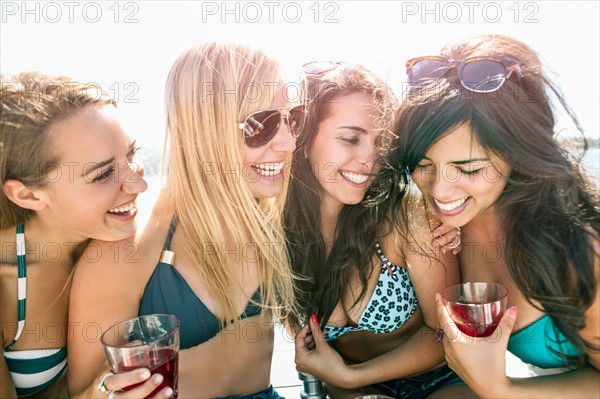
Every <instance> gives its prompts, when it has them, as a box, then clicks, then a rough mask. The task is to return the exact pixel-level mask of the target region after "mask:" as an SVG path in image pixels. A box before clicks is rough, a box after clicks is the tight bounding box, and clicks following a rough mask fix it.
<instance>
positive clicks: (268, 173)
mask: <svg viewBox="0 0 600 399" xmlns="http://www.w3.org/2000/svg"><path fill="white" fill-rule="evenodd" d="M289 87H290V86H288V85H286V84H285V82H284V81H283V79H282V74H281V71H280V68H279V64H278V63H277V62H276V61H275V60H273V59H271V58H269V57H267V56H266V55H265V54H264V53H262V52H260V51H257V50H253V49H250V48H248V47H245V46H241V45H235V44H233V45H220V44H215V43H209V44H205V45H202V46H200V47H197V48H193V49H191V50H188V51H186V52H185V53H184V54H183V55H181V56H180V58H179V59H178V60H177V61H176V62H175V64H174V65H173V67H172V69H171V72H170V74H169V77H168V79H167V84H166V108H167V138H168V145H167V146H166V147H165V153H166V155H167V156H168V165H167V167H166V184H165V186H164V188H163V189H162V191H161V193H160V195H159V197H158V200H157V202H156V205H155V207H154V210H153V212H152V215H151V216H150V219H149V222H148V224H147V226H146V228H145V229H144V231H143V232H142V233H141V234H138V236H137V237H135V239H133V238H132V239H130V240H125V241H122V242H120V243H119V245H118V246H117V247H116V248H115V247H113V249H112V250H111V247H110V245H109V244H103V243H98V245H99V246H100V249H101V259H100V261H97V262H94V263H93V262H85V261H84V262H81V263H80V265H79V266H78V269H77V272H76V275H75V278H74V285H73V291H72V295H73V300H72V302H71V303H72V306H71V309H70V310H71V318H70V321H71V322H72V323H74V325H76V326H85V325H87V324H88V323H97V324H98V325H99V327H100V329H101V330H105V329H107V328H108V327H109V326H111V325H112V324H114V323H115V322H119V321H121V320H126V319H129V318H132V317H135V316H137V315H143V314H150V313H168V314H174V315H176V316H177V317H178V318H179V319H180V322H181V330H180V335H181V350H180V354H179V392H178V395H179V397H180V398H199V397H202V398H209V397H237V396H244V397H261V398H276V397H278V394H277V393H276V392H275V391H274V390H273V388H272V387H271V386H270V383H269V377H270V367H271V356H272V352H273V315H274V312H275V311H277V312H278V314H279V316H280V317H283V318H285V316H286V314H287V313H288V312H289V311H290V310H291V309H292V308H293V303H294V293H293V288H292V287H293V280H292V272H291V270H290V267H289V262H288V259H287V256H286V252H285V249H284V242H283V238H282V237H283V234H282V228H281V220H280V213H281V209H280V208H281V203H282V202H280V201H275V199H274V198H273V197H276V196H278V195H279V194H282V193H283V186H284V171H285V170H286V168H285V167H286V162H287V161H288V158H289V155H290V154H291V153H292V151H293V150H294V148H295V137H296V135H297V133H298V132H299V131H300V128H301V126H300V125H301V124H302V122H303V107H302V106H301V105H298V106H294V105H293V104H290V101H289V100H290V98H292V97H293V96H292V94H293V93H292V94H290V93H291V92H287V91H286V89H289ZM115 254H116V256H115ZM115 257H117V259H116V262H115ZM157 264H158V265H157ZM88 279H93V280H95V281H96V283H95V284H94V285H90V284H88V283H86V282H87V281H90V280H88ZM86 338H87V337H86V336H85V331H83V330H80V331H78V330H77V328H74V329H73V339H72V340H71V342H70V346H69V357H70V359H69V361H71V362H72V365H73V369H72V371H71V373H70V375H69V388H70V392H71V394H72V395H75V396H81V397H90V396H94V397H98V396H99V392H98V389H100V390H101V391H111V392H110V394H109V396H110V397H111V399H112V398H119V397H131V396H134V395H137V396H145V395H147V394H149V393H150V392H151V391H152V390H151V389H150V390H145V389H140V388H138V387H136V388H134V389H132V390H130V391H128V392H127V393H121V392H119V390H120V389H122V388H123V387H125V386H129V385H133V384H134V383H138V382H140V381H142V380H145V379H148V378H149V377H150V375H149V372H148V371H147V370H145V369H142V370H141V371H139V372H138V371H134V372H131V373H128V376H123V375H109V376H106V375H105V374H104V371H105V370H106V366H103V364H104V362H105V359H104V354H103V352H102V347H101V344H100V342H99V341H98V340H97V339H96V340H94V341H92V340H89V339H86ZM155 378H156V379H158V381H157V380H155ZM150 381H153V382H156V384H159V383H160V376H159V375H156V376H155V377H153V378H150ZM100 382H101V383H100ZM136 390H137V391H136ZM104 395H106V394H104ZM126 395H129V396H126ZM156 395H157V397H170V396H172V395H173V392H171V391H170V389H169V388H165V389H163V390H161V391H159V392H158V393H157V394H156Z"/></svg>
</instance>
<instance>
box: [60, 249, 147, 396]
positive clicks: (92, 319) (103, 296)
mask: <svg viewBox="0 0 600 399" xmlns="http://www.w3.org/2000/svg"><path fill="white" fill-rule="evenodd" d="M142 268H143V262H142V259H140V256H139V254H138V253H137V247H136V246H135V245H134V244H133V239H129V240H124V241H120V242H100V241H93V242H92V243H90V245H89V246H88V248H87V249H86V252H85V254H84V255H83V256H82V258H81V260H80V261H79V263H78V264H77V267H76V269H75V275H74V278H73V284H72V287H71V297H70V305H69V327H70V328H69V340H68V364H69V368H68V385H69V394H70V397H73V398H92V397H93V398H95V397H102V395H104V394H102V393H100V392H99V391H98V383H99V381H100V378H102V376H103V375H104V374H105V373H106V372H108V371H109V369H108V366H107V363H106V357H105V355H104V351H103V349H102V344H101V342H100V336H101V333H102V332H103V331H105V330H106V329H107V328H108V327H110V326H112V325H113V324H114V323H117V322H120V321H123V320H127V319H130V318H133V317H136V316H137V310H138V307H139V301H140V297H141V292H142V291H143V284H144V281H143V280H142V278H143V273H142V274H141V275H140V273H141V272H142V270H140V269H142ZM142 381H146V383H145V384H143V385H141V386H140V387H136V388H135V391H134V390H132V391H130V393H131V394H132V395H134V394H135V395H138V396H139V397H143V396H145V395H147V394H149V393H150V392H152V391H153V390H154V388H155V387H156V385H157V383H156V380H154V378H150V372H149V370H147V369H139V370H133V371H130V372H128V373H123V374H119V375H118V376H111V377H108V378H107V379H106V380H105V384H104V385H105V386H106V388H107V389H109V390H116V389H121V388H123V387H126V386H129V385H133V384H136V383H139V382H142Z"/></svg>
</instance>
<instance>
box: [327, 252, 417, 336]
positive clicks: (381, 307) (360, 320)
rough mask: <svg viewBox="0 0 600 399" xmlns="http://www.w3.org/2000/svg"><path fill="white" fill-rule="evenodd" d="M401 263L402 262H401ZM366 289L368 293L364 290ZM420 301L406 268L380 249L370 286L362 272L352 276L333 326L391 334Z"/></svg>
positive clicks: (374, 259) (369, 281)
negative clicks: (361, 276) (362, 291)
mask: <svg viewBox="0 0 600 399" xmlns="http://www.w3.org/2000/svg"><path fill="white" fill-rule="evenodd" d="M398 263H399V262H398ZM363 287H364V294H363V295H362V296H361V290H363ZM416 305H417V299H416V295H415V292H414V289H413V287H412V283H411V281H410V276H409V274H408V272H407V270H406V269H404V268H402V267H400V266H398V265H397V264H396V263H395V262H392V261H391V260H389V259H387V258H386V257H385V255H384V254H383V252H382V250H381V248H380V247H379V246H377V249H376V253H375V254H374V257H373V258H372V261H371V265H370V270H369V271H368V273H367V280H366V284H365V283H363V281H361V279H360V276H359V274H358V271H354V272H353V275H352V276H351V279H350V282H349V284H348V288H347V289H346V290H344V292H343V294H342V297H341V300H340V301H339V303H338V305H337V306H336V308H335V310H334V312H333V314H332V316H331V318H330V321H329V322H328V324H329V325H331V326H335V327H347V326H352V327H357V326H359V327H360V328H362V329H368V330H370V331H374V332H380V333H387V332H389V331H392V330H395V329H396V328H397V327H399V326H400V325H402V324H403V323H404V322H405V321H406V320H407V319H408V318H409V317H410V316H411V315H412V313H413V312H414V311H415V309H416Z"/></svg>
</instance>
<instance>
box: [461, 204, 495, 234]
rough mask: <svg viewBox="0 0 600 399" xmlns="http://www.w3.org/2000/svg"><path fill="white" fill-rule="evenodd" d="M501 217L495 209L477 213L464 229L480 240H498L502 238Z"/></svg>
mask: <svg viewBox="0 0 600 399" xmlns="http://www.w3.org/2000/svg"><path fill="white" fill-rule="evenodd" d="M500 228H501V227H500V218H499V215H498V213H497V212H496V210H495V209H493V208H490V209H488V210H487V211H486V212H483V213H481V214H479V215H477V216H476V217H475V218H473V220H471V221H470V222H469V223H468V224H466V225H465V226H463V227H462V230H463V231H464V232H466V233H468V234H469V236H471V237H478V241H480V240H485V242H497V241H498V240H499V239H500V238H501V235H502V234H501V231H500Z"/></svg>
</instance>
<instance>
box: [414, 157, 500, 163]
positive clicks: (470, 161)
mask: <svg viewBox="0 0 600 399" xmlns="http://www.w3.org/2000/svg"><path fill="white" fill-rule="evenodd" d="M423 159H427V160H428V161H430V162H433V161H432V160H431V159H429V158H428V157H427V156H424V157H423ZM489 160H490V159H489V158H473V159H466V160H464V161H451V162H448V163H451V164H454V165H466V164H469V163H473V162H481V161H484V162H488V161H489Z"/></svg>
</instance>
